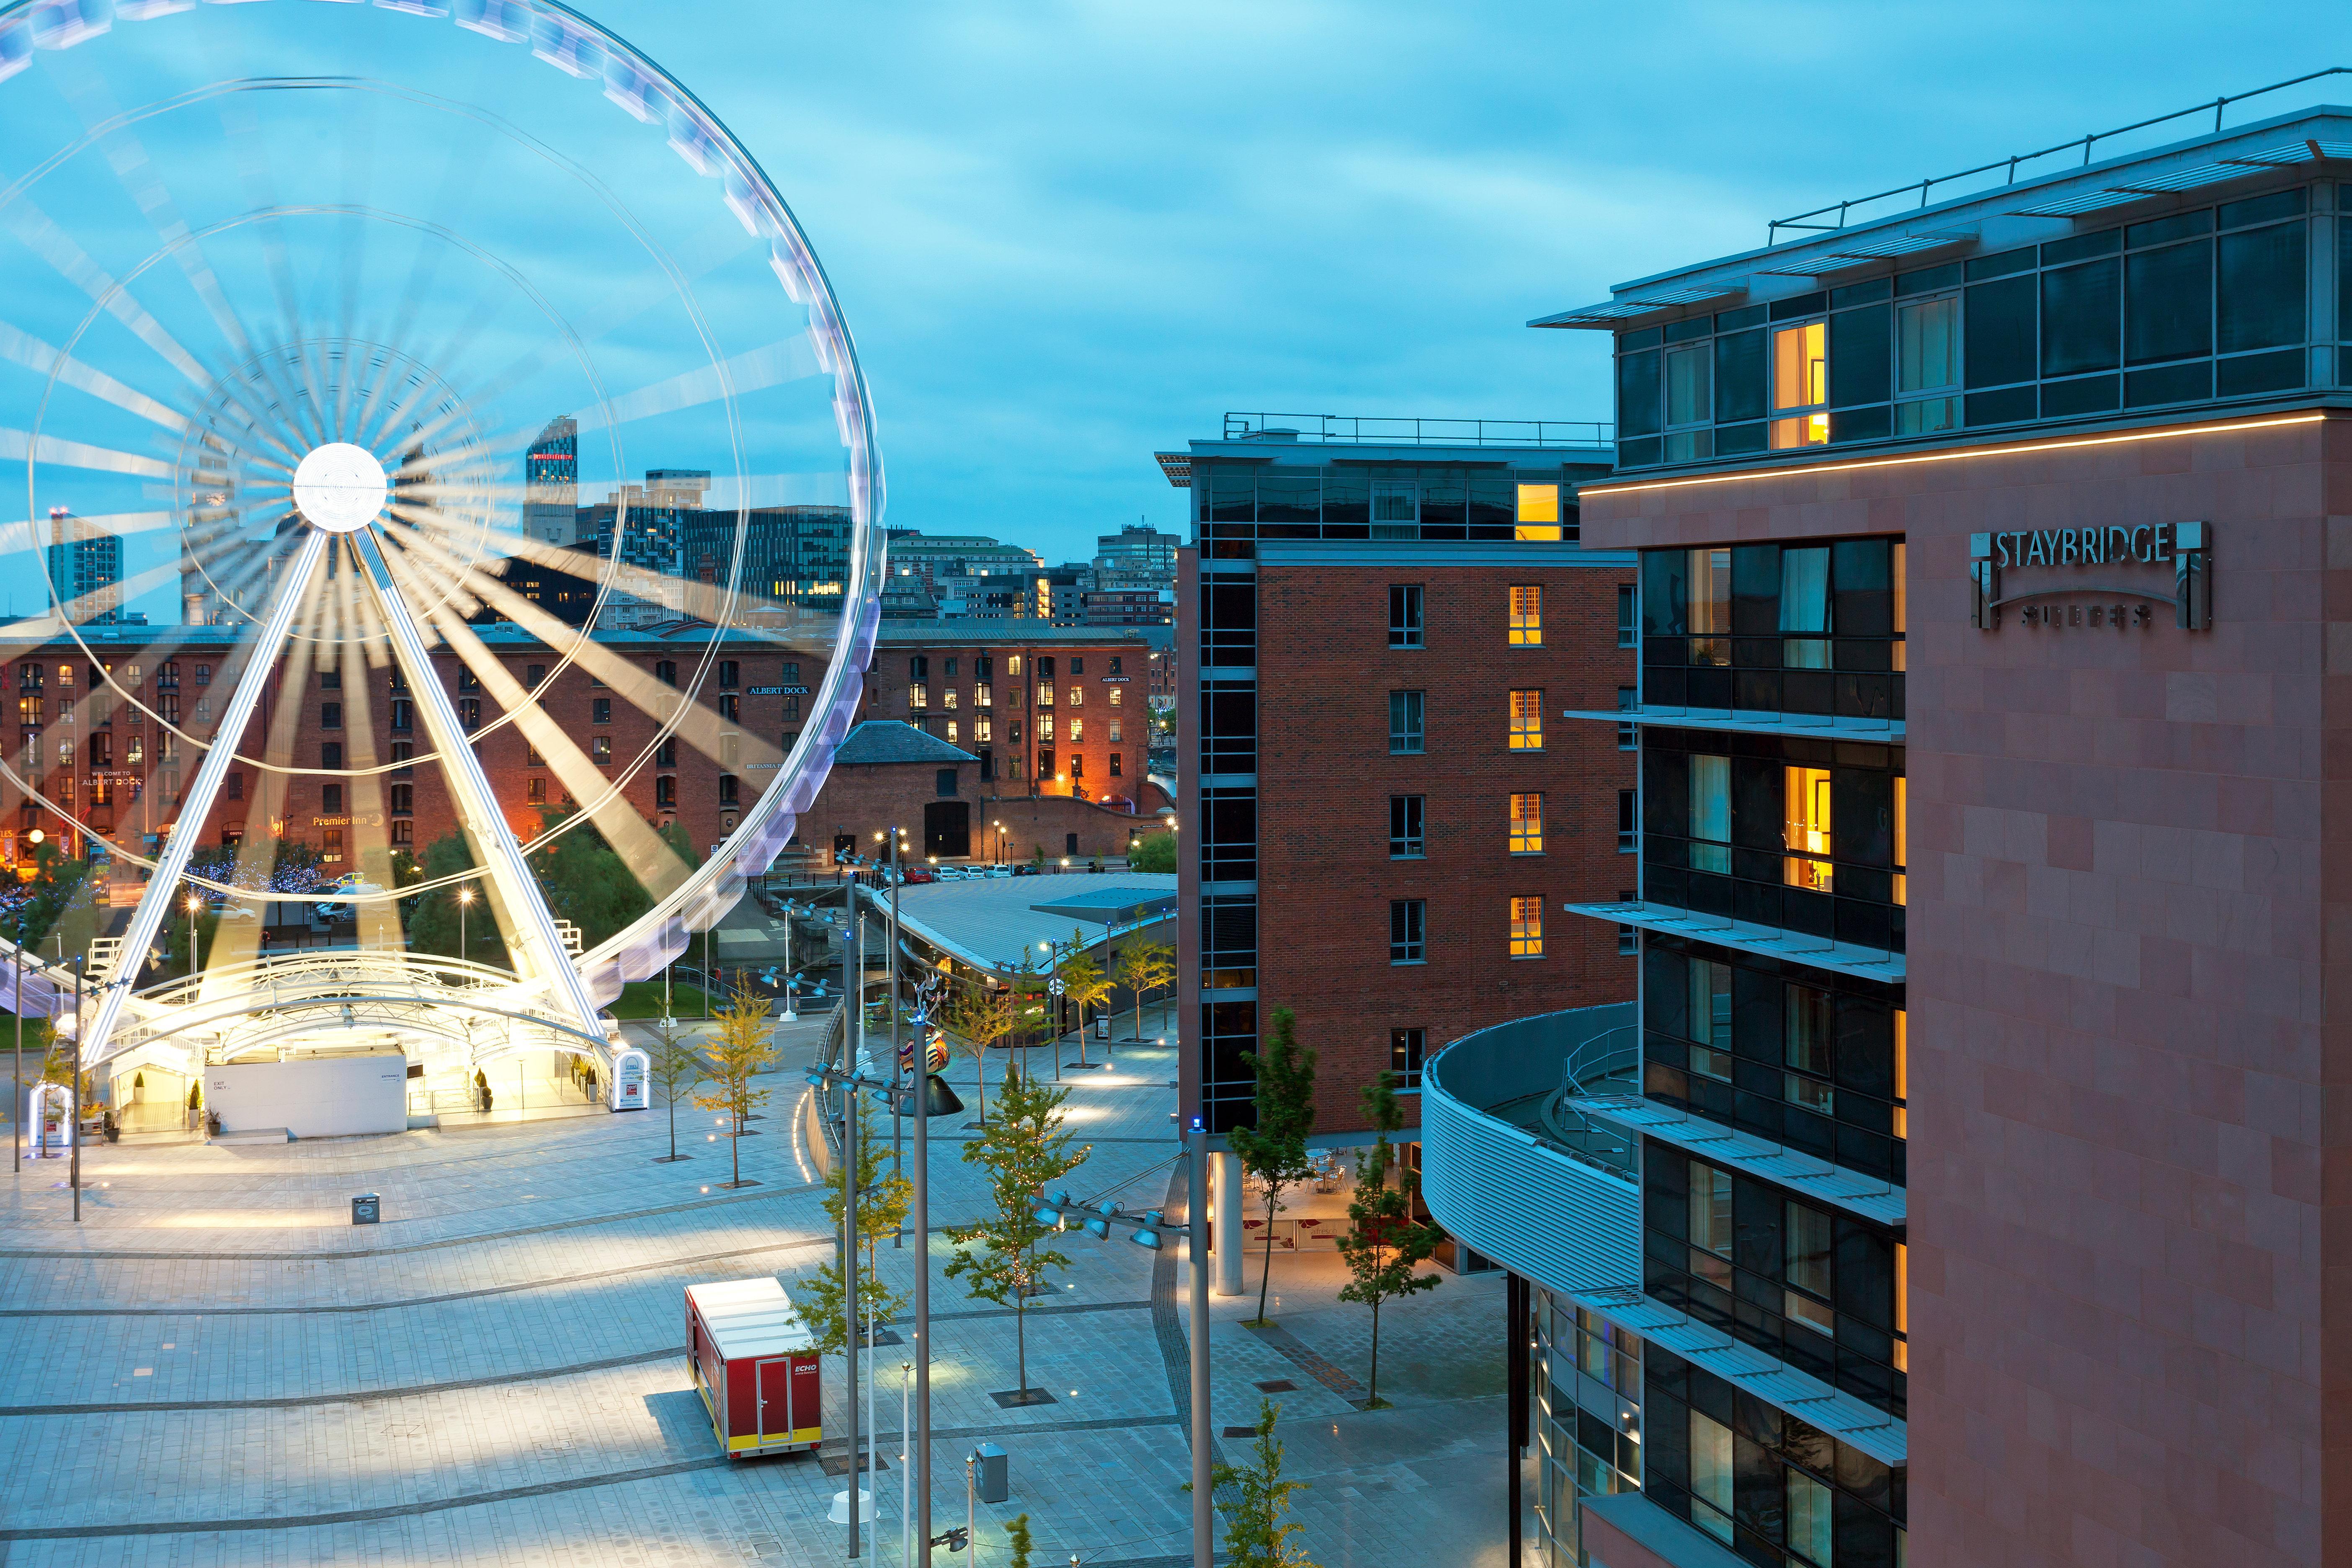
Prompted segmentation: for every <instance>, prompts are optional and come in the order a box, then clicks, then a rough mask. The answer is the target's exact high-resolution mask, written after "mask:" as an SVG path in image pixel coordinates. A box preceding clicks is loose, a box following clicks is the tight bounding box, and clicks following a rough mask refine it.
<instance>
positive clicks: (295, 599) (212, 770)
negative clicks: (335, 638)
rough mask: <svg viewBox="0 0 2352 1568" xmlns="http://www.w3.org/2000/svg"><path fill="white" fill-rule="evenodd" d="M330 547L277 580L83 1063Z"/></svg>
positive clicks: (305, 551)
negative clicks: (272, 600) (266, 613)
mask: <svg viewBox="0 0 2352 1568" xmlns="http://www.w3.org/2000/svg"><path fill="white" fill-rule="evenodd" d="M326 547H327V536H326V535H325V534H323V533H321V532H320V531H317V530H316V529H312V530H310V531H308V537H307V538H305V539H304V540H303V541H302V543H301V546H300V547H299V549H298V550H297V551H296V552H295V554H294V559H293V561H292V563H290V564H289V566H288V567H287V569H286V574H285V576H284V577H283V578H281V579H280V580H279V582H278V598H277V601H276V602H275V603H273V604H272V605H270V606H269V616H268V619H267V620H265V621H264V622H262V625H261V634H260V636H259V637H257V639H256V640H255V642H254V645H253V655H252V657H251V658H248V659H247V661H246V665H245V672H244V673H243V674H241V675H239V676H238V677H237V678H236V690H235V691H233V692H231V693H230V694H229V700H228V707H227V708H226V710H223V712H222V714H221V721H220V728H218V729H217V730H215V731H213V738H212V743H211V744H210V745H209V746H207V747H206V748H205V760H204V762H203V763H201V764H199V765H198V766H197V768H196V776H195V781H194V783H192V784H189V785H188V793H187V795H186V796H185V797H184V799H183V800H182V802H181V805H180V816H179V818H178V820H177V822H176V823H175V824H174V826H173V829H172V835H171V837H169V838H168V839H166V840H165V841H164V845H163V858H162V859H160V860H158V861H157V862H156V865H155V874H154V875H153V876H152V877H150V878H149V879H147V890H146V891H145V892H143V893H142V894H140V895H139V907H138V909H136V910H133V911H132V912H131V930H130V931H129V933H128V934H126V935H125V936H124V937H123V939H122V947H121V958H120V960H119V961H118V962H117V963H116V964H115V966H114V969H115V973H113V974H112V975H110V977H109V978H108V980H107V982H106V984H104V985H103V986H101V987H100V990H99V994H98V1014H97V1016H95V1017H93V1018H92V1019H91V1020H90V1023H89V1030H88V1031H87V1032H86V1033H85V1034H84V1035H83V1037H82V1056H81V1059H82V1065H83V1066H84V1067H85V1068H89V1067H92V1066H95V1065H96V1064H97V1063H99V1062H101V1061H103V1060H105V1059H106V1042H107V1040H108V1039H109V1038H110V1037H111V1036H112V1035H113V1033H114V1028H115V1025H116V1024H117V1023H118V1022H119V1021H120V1020H121V1016H122V1005H123V1004H124V1003H125V1002H127V1001H128V1000H130V997H131V981H132V979H133V978H134V977H136V976H137V974H138V973H139V970H140V966H141V964H142V963H144V962H145V959H146V954H147V950H148V948H149V947H151V946H152V945H153V943H154V941H155V936H156V933H157V932H158V931H161V930H162V929H163V921H164V918H165V917H166V916H167V915H169V914H170V913H171V911H172V904H173V898H174V896H175V895H176V894H177V893H178V892H179V890H180V879H181V878H182V877H184V876H185V875H186V874H187V870H188V858H189V857H190V856H191V855H194V853H195V850H196V839H197V837H199V836H200V835H201V834H202V833H203V832H204V826H205V822H206V821H208V820H209V819H210V818H211V816H212V809H213V797H214V796H215V795H218V794H219V793H220V787H221V782H222V781H223V780H224V779H226V778H227V777H228V769H229V764H230V763H233V762H235V761H236V747H237V742H240V741H242V740H243V739H244V738H245V728H246V726H247V724H249V723H251V722H252V721H253V710H254V709H255V708H256V707H257V706H258V705H259V703H260V701H261V693H262V690H263V689H264V688H266V687H267V686H268V684H269V681H270V678H271V677H272V676H274V675H276V674H277V672H278V652H279V650H280V649H282V648H283V647H285V646H286V637H287V634H288V633H289V631H291V630H292V629H293V626H294V616H295V614H296V612H297V611H299V609H300V608H301V605H302V595H303V593H304V592H305V590H307V589H308V588H309V587H310V576H311V574H313V573H314V572H316V571H317V570H318V569H319V557H320V554H321V553H322V552H324V551H325V550H326Z"/></svg>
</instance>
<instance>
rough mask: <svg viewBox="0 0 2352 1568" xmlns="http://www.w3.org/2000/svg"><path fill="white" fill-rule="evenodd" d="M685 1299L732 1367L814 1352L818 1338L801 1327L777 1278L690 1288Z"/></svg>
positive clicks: (797, 1314) (732, 1280) (744, 1280)
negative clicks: (758, 1359)
mask: <svg viewBox="0 0 2352 1568" xmlns="http://www.w3.org/2000/svg"><path fill="white" fill-rule="evenodd" d="M686 1299H687V1300H689V1301H691V1302H693V1303H694V1308H695V1310H696V1311H698V1312H699V1313H700V1314H701V1315H702V1324H703V1327H704V1328H705V1329H707V1330H708V1331H709V1334H710V1342H711V1343H712V1344H714V1345H716V1346H718V1347H719V1354H720V1355H722V1356H724V1357H726V1358H727V1359H728V1360H729V1361H735V1360H738V1359H739V1358H741V1357H745V1356H769V1355H788V1354H791V1353H792V1352H795V1351H808V1350H813V1349H814V1348H815V1346H816V1338H815V1336H814V1335H813V1334H811V1333H810V1332H809V1331H808V1330H807V1329H806V1328H805V1327H803V1325H802V1323H801V1320H800V1314H799V1313H798V1312H795V1311H794V1310H793V1300H792V1298H791V1297H789V1296H787V1295H785V1294H784V1288H783V1287H782V1285H779V1284H778V1283H776V1279H775V1276H773V1275H771V1274H763V1275H761V1277H760V1278H759V1279H723V1280H719V1281H717V1282H715V1283H713V1284H709V1285H688V1287H687V1288H686Z"/></svg>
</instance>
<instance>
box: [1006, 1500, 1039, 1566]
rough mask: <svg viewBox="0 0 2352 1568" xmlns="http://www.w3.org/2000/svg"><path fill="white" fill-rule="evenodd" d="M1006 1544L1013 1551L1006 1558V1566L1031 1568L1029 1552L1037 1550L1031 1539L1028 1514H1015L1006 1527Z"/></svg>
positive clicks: (1008, 1549)
mask: <svg viewBox="0 0 2352 1568" xmlns="http://www.w3.org/2000/svg"><path fill="white" fill-rule="evenodd" d="M1004 1545H1005V1549H1006V1550H1007V1551H1009V1552H1012V1553H1013V1555H1012V1556H1011V1557H1010V1558H1008V1559H1007V1560H1006V1562H1005V1568H1029V1553H1030V1552H1033V1551H1034V1550H1035V1545H1034V1542H1031V1541H1030V1539H1029V1516H1028V1515H1027V1514H1025V1513H1022V1514H1015V1515H1013V1522H1012V1523H1010V1524H1008V1525H1006V1526H1005V1527H1004Z"/></svg>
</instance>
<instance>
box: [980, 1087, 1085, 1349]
mask: <svg viewBox="0 0 2352 1568" xmlns="http://www.w3.org/2000/svg"><path fill="white" fill-rule="evenodd" d="M1068 1098H1069V1091H1068V1090H1067V1089H1048V1088H1045V1086H1043V1085H1040V1084H1037V1083H1034V1082H1030V1081H1028V1080H1026V1079H1023V1077H1022V1076H1021V1069H1020V1068H1016V1067H1014V1066H1013V1064H1012V1063H1010V1062H1007V1063H1006V1064H1005V1066H1004V1087H1003V1090H1002V1092H1001V1093H1000V1094H999V1095H998V1097H997V1101H996V1120H995V1121H992V1122H989V1123H988V1124H987V1125H986V1126H985V1127H983V1128H982V1131H981V1135H980V1136H979V1137H977V1138H975V1139H973V1140H971V1142H968V1143H966V1144H965V1145H964V1146H963V1157H964V1161H965V1163H967V1164H973V1165H979V1166H982V1168H984V1169H985V1170H986V1171H987V1173H988V1193H989V1197H990V1199H991V1201H992V1203H993V1204H994V1205H995V1209H994V1212H993V1213H992V1214H989V1215H986V1216H984V1217H982V1218H981V1219H979V1220H976V1221H974V1222H973V1223H971V1225H965V1226H948V1237H949V1239H950V1240H951V1241H954V1242H955V1243H957V1247H956V1255H955V1258H954V1260H953V1261H952V1262H950V1264H949V1265H948V1266H947V1271H946V1272H947V1277H948V1278H949V1279H966V1278H968V1279H970V1280H971V1285H970V1287H969V1289H970V1290H971V1298H972V1300H976V1301H993V1302H995V1303H996V1304H997V1305H998V1306H1000V1307H1011V1308H1012V1309H1013V1342H1014V1345H1015V1347H1016V1353H1017V1356H1018V1360H1017V1362H1016V1365H1017V1367H1018V1370H1019V1376H1020V1386H1021V1388H1022V1389H1023V1390H1024V1391H1025V1390H1026V1389H1027V1388H1028V1386H1029V1339H1028V1328H1029V1311H1028V1309H1029V1298H1030V1296H1031V1295H1032V1294H1034V1292H1035V1291H1036V1289H1037V1287H1038V1286H1040V1285H1042V1284H1043V1283H1044V1282H1045V1276H1046V1275H1047V1274H1048V1273H1049V1272H1050V1271H1052V1270H1054V1269H1057V1268H1068V1267H1069V1266H1070V1260H1069V1258H1067V1257H1066V1256H1065V1255H1064V1254H1062V1253H1060V1252H1057V1251H1055V1250H1054V1249H1053V1248H1052V1247H1044V1246H1041V1245H1040V1243H1042V1242H1044V1241H1045V1238H1046V1237H1050V1236H1053V1235H1055V1230H1056V1227H1055V1226H1051V1225H1040V1224H1039V1223H1037V1205H1038V1194H1039V1193H1040V1192H1041V1191H1042V1190H1043V1189H1044V1188H1045V1184H1046V1183H1048V1182H1056V1181H1059V1180H1061V1179H1062V1178H1063V1177H1064V1176H1066V1175H1068V1174H1069V1173H1071V1172H1072V1171H1075V1170H1076V1169H1077V1168H1078V1167H1079V1166H1080V1165H1081V1164H1083V1163H1085V1162H1086V1158H1087V1155H1088V1154H1089V1153H1091V1152H1093V1150H1092V1148H1091V1146H1088V1147H1082V1148H1080V1149H1079V1150H1078V1151H1077V1152H1076V1153H1073V1152H1070V1137H1071V1135H1070V1134H1069V1133H1068V1132H1066V1131H1063V1122H1064V1120H1065V1119H1064V1117H1063V1115H1062V1102H1063V1101H1064V1100H1067V1099H1068ZM975 1247H977V1248H978V1250H974V1248H975Z"/></svg>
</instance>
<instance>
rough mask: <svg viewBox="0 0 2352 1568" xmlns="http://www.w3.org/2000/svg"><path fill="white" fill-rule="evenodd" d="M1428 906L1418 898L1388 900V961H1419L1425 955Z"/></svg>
mask: <svg viewBox="0 0 2352 1568" xmlns="http://www.w3.org/2000/svg"><path fill="white" fill-rule="evenodd" d="M1428 910H1429V906H1428V904H1427V903H1425V902H1424V901H1423V900H1420V899H1391V900H1389V962H1390V963H1421V962H1422V961H1423V957H1424V956H1425V954H1426V952H1427V951H1428V948H1427V941H1428V939H1427V932H1426V929H1425V921H1426V919H1427V915H1428Z"/></svg>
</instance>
